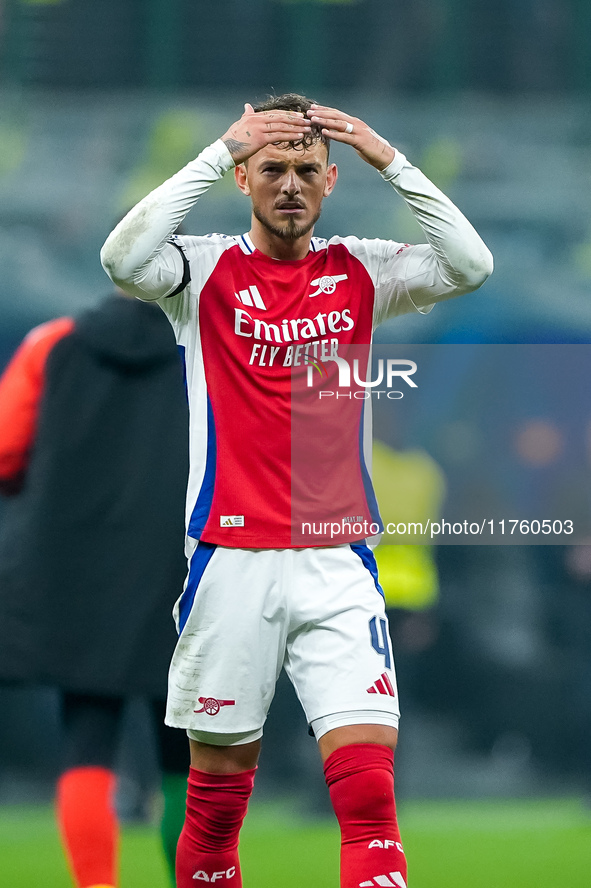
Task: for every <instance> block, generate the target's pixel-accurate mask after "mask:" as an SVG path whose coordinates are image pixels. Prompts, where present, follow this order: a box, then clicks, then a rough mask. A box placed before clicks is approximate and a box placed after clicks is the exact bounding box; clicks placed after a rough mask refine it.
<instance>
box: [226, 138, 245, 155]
mask: <svg viewBox="0 0 591 888" xmlns="http://www.w3.org/2000/svg"><path fill="white" fill-rule="evenodd" d="M224 145H225V146H226V148H227V149H228V151H229V152H230V154H231V155H232V157H234V155H235V154H240V153H241V152H242V151H244V149H245V148H248V147H249V143H248V142H239V141H238V140H237V139H224Z"/></svg>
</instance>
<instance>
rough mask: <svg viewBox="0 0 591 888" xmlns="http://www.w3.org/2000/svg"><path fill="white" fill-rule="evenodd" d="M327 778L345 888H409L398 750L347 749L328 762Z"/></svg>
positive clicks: (358, 746) (357, 745) (361, 745)
mask: <svg viewBox="0 0 591 888" xmlns="http://www.w3.org/2000/svg"><path fill="white" fill-rule="evenodd" d="M324 775H325V777H326V782H327V784H328V787H329V790H330V798H331V801H332V805H333V808H334V811H335V814H336V815H337V820H338V821H339V825H340V827H341V888H377V886H380V888H392V886H393V888H406V858H405V856H404V851H403V849H402V845H401V843H400V832H399V831H398V823H397V821H396V805H395V803H394V754H393V752H392V750H391V749H389V748H388V747H387V746H380V745H378V744H376V743H352V744H350V745H349V746H341V747H340V748H339V749H336V750H335V751H334V752H333V753H331V755H329V757H328V758H327V760H326V762H325V765H324Z"/></svg>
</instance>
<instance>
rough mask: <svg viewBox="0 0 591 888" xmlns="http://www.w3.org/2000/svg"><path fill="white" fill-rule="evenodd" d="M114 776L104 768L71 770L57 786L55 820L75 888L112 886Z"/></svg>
mask: <svg viewBox="0 0 591 888" xmlns="http://www.w3.org/2000/svg"><path fill="white" fill-rule="evenodd" d="M114 789H115V775H114V774H113V772H112V771H108V770H107V769H106V768H97V767H84V768H72V769H71V770H70V771H66V772H65V773H64V774H62V776H61V777H60V779H59V781H58V784H57V798H56V805H57V820H58V825H59V829H60V833H61V837H62V842H63V844H64V847H65V851H66V856H67V858H68V861H69V863H70V867H71V869H72V873H73V875H74V880H75V882H76V885H77V886H78V888H88V886H90V885H114V884H115V879H116V871H117V846H118V838H119V830H118V825H117V817H116V815H115V809H114V805H113V791H114Z"/></svg>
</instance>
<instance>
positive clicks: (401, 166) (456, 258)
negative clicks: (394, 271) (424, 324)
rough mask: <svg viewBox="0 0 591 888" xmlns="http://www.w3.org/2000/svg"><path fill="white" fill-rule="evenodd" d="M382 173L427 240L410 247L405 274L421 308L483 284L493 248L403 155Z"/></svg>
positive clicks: (415, 303)
mask: <svg viewBox="0 0 591 888" xmlns="http://www.w3.org/2000/svg"><path fill="white" fill-rule="evenodd" d="M380 175H381V176H382V178H383V179H384V180H385V181H386V182H389V183H390V184H391V185H392V187H393V188H394V189H395V190H396V191H397V193H398V194H399V195H400V196H401V197H402V198H403V199H404V200H405V201H406V203H407V205H408V207H409V209H410V210H411V211H412V213H413V215H414V216H415V218H416V219H417V221H418V222H419V224H420V225H421V227H422V229H423V231H424V232H425V235H426V237H427V240H428V244H418V245H416V246H414V247H411V248H410V249H409V250H408V254H407V261H406V267H405V269H404V278H405V283H406V288H407V290H408V293H409V296H410V298H411V300H412V302H413V303H414V305H415V306H416V307H417V308H419V309H421V308H426V307H428V306H431V305H433V304H434V303H435V302H439V301H441V300H442V299H448V298H450V297H451V296H460V295H462V294H463V293H469V292H471V291H472V290H476V289H477V288H478V287H480V286H481V285H482V284H483V283H484V281H485V280H486V279H487V277H488V276H489V275H490V274H491V273H492V270H493V258H492V254H491V252H490V250H489V249H488V247H487V246H486V244H485V243H484V241H483V240H482V238H481V237H480V236H479V234H478V233H477V232H476V231H475V229H474V228H473V226H472V225H471V224H470V222H468V220H467V219H466V217H465V216H464V215H463V214H462V213H461V212H460V210H459V209H458V208H457V207H456V206H455V204H453V203H452V201H451V200H450V199H449V198H448V197H446V195H445V194H443V192H442V191H440V190H439V188H437V187H436V186H435V185H434V184H433V183H432V182H431V181H430V180H429V179H428V178H427V177H426V176H425V175H424V174H423V173H422V172H421V171H420V170H419V169H417V168H416V167H414V166H412V164H411V163H409V161H408V160H407V159H406V157H405V156H404V154H402V153H401V152H399V151H396V155H395V157H394V160H393V161H392V163H390V164H389V166H387V167H386V169H384V170H382V171H381V173H380Z"/></svg>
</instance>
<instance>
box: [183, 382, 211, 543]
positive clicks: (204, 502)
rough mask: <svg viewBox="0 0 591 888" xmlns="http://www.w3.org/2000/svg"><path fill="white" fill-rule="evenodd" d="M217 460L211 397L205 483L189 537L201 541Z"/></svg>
mask: <svg viewBox="0 0 591 888" xmlns="http://www.w3.org/2000/svg"><path fill="white" fill-rule="evenodd" d="M216 460H217V444H216V434H215V422H214V419H213V409H212V406H211V401H210V400H209V395H208V396H207V456H206V458H205V472H204V473H203V481H202V482H201V489H200V490H199V496H198V497H197V502H196V503H195V507H194V509H193V513H192V515H191V519H190V521H189V527H188V533H189V536H191V537H194V538H195V539H199V537H200V536H201V534H202V533H203V528H204V527H205V525H206V523H207V519H208V518H209V512H210V509H211V502H212V500H213V489H214V486H215V470H216Z"/></svg>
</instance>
